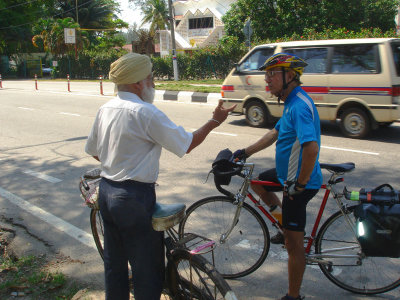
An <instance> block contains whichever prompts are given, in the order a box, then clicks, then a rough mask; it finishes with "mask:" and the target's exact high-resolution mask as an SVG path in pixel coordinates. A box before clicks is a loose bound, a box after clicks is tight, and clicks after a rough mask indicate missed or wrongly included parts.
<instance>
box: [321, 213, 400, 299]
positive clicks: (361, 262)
mask: <svg viewBox="0 0 400 300" xmlns="http://www.w3.org/2000/svg"><path fill="white" fill-rule="evenodd" d="M354 208H355V206H351V207H349V208H347V210H346V211H345V213H346V215H347V216H349V218H350V220H351V221H352V222H354V223H355V217H354V214H353V212H354ZM339 249H342V250H339ZM315 252H316V253H317V254H324V255H331V256H332V257H329V258H324V260H325V261H326V263H321V264H319V267H320V268H321V270H322V272H323V273H324V274H325V276H326V277H328V279H329V280H330V281H332V282H333V283H334V284H336V285H337V286H339V287H341V288H343V289H345V290H348V291H350V292H353V293H357V294H364V295H371V294H379V293H384V292H387V291H390V290H392V289H394V288H396V287H398V286H399V285H400V275H399V270H400V259H398V258H390V257H369V256H368V257H365V256H364V254H363V253H362V250H361V248H360V246H359V244H358V242H357V237H356V236H355V233H354V231H353V228H351V227H350V225H349V224H348V223H347V220H346V217H345V215H343V213H342V212H341V211H338V212H336V213H335V214H333V215H332V216H331V217H330V218H329V219H328V220H326V222H325V223H324V224H323V225H322V227H321V229H320V231H319V232H318V235H317V238H316V244H315ZM340 255H342V257H340ZM344 255H348V256H351V257H343V256H344Z"/></svg>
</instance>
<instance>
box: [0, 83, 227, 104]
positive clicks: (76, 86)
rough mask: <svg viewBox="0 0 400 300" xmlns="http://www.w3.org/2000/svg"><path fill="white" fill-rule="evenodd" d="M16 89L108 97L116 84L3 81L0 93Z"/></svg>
mask: <svg viewBox="0 0 400 300" xmlns="http://www.w3.org/2000/svg"><path fill="white" fill-rule="evenodd" d="M36 88H37V89H36ZM7 89H14V90H29V91H37V92H41V91H47V92H53V93H66V94H69V93H70V94H72V95H90V96H108V97H112V96H113V95H114V83H112V82H102V86H101V85H100V82H99V81H97V82H82V81H70V82H69V85H68V82H67V81H48V80H44V81H41V80H40V79H38V80H37V84H36V83H35V80H3V81H2V88H0V91H2V90H7ZM101 92H102V94H103V95H102V94H101ZM220 98H221V94H220V93H198V92H188V91H168V90H157V89H156V94H155V98H154V100H155V101H176V102H183V103H204V104H213V105H214V104H217V103H218V100H219V99H220Z"/></svg>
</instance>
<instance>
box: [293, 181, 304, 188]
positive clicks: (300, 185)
mask: <svg viewBox="0 0 400 300" xmlns="http://www.w3.org/2000/svg"><path fill="white" fill-rule="evenodd" d="M294 188H295V189H296V190H298V189H297V188H301V189H305V188H306V184H301V183H299V182H298V181H297V180H296V182H295V183H294Z"/></svg>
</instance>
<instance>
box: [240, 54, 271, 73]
mask: <svg viewBox="0 0 400 300" xmlns="http://www.w3.org/2000/svg"><path fill="white" fill-rule="evenodd" d="M273 54H274V48H263V49H258V50H255V51H253V52H252V53H250V55H249V56H248V57H247V58H246V59H245V60H244V61H243V62H242V63H241V64H240V66H239V67H238V70H239V72H251V71H258V68H259V67H261V66H262V65H263V64H264V63H265V61H266V60H267V58H268V57H270V56H271V55H273Z"/></svg>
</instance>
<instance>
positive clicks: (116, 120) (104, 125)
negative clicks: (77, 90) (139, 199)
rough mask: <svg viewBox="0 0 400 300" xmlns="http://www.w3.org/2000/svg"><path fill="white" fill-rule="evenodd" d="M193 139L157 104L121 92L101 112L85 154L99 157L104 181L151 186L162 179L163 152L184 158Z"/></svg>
mask: <svg viewBox="0 0 400 300" xmlns="http://www.w3.org/2000/svg"><path fill="white" fill-rule="evenodd" d="M192 139H193V135H192V133H190V132H187V131H185V130H184V129H183V128H182V127H181V126H177V125H175V124H174V123H173V122H172V121H171V120H170V119H169V118H168V117H167V116H166V115H165V114H164V113H163V112H161V111H160V110H159V109H158V108H156V107H155V106H154V105H153V104H150V103H146V102H144V101H142V100H141V99H140V98H139V97H138V96H137V95H135V94H133V93H129V92H118V96H117V97H115V98H113V99H111V100H110V101H108V102H107V103H106V104H104V105H103V106H102V107H101V108H100V109H99V111H98V113H97V116H96V120H95V122H94V124H93V127H92V131H91V133H90V135H89V137H88V140H87V143H86V148H85V151H86V152H87V153H88V154H90V155H92V156H98V157H99V159H100V162H101V169H102V173H101V176H102V177H105V178H108V179H110V180H113V181H124V180H128V179H130V180H136V181H139V182H149V183H151V182H155V181H156V180H157V177H158V172H159V160H160V156H161V149H162V148H165V149H167V150H168V151H171V152H172V153H174V154H176V155H177V156H179V157H182V156H183V155H185V153H186V152H187V150H188V148H189V146H190V144H191V142H192Z"/></svg>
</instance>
